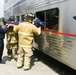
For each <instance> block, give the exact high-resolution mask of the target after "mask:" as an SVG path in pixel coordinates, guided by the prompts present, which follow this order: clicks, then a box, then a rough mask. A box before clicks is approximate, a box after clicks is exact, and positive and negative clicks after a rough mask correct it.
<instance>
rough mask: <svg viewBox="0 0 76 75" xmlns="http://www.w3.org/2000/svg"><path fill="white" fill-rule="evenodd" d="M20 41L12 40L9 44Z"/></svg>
mask: <svg viewBox="0 0 76 75" xmlns="http://www.w3.org/2000/svg"><path fill="white" fill-rule="evenodd" d="M17 42H18V41H15V40H14V41H11V42H8V43H9V44H12V43H17Z"/></svg>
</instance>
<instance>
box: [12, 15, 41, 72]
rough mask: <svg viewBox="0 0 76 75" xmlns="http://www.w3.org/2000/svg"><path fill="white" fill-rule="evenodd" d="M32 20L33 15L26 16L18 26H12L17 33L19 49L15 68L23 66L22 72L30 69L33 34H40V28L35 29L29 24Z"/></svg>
mask: <svg viewBox="0 0 76 75" xmlns="http://www.w3.org/2000/svg"><path fill="white" fill-rule="evenodd" d="M32 20H33V14H26V15H25V16H24V21H25V22H22V23H20V24H19V25H18V26H14V31H15V32H17V33H18V37H19V49H18V59H17V68H22V66H23V65H24V71H25V70H29V69H30V62H31V56H32V55H33V51H32V45H33V39H34V34H36V35H40V34H41V27H39V28H37V27H36V26H35V25H33V24H31V22H32Z"/></svg>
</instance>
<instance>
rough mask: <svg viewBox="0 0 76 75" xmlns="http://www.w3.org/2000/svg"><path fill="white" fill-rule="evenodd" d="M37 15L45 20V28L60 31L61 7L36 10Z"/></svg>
mask: <svg viewBox="0 0 76 75" xmlns="http://www.w3.org/2000/svg"><path fill="white" fill-rule="evenodd" d="M36 15H37V17H38V18H39V19H40V20H41V21H42V22H43V24H44V29H48V30H52V31H58V27H59V9H58V8H54V9H50V10H45V11H40V12H36Z"/></svg>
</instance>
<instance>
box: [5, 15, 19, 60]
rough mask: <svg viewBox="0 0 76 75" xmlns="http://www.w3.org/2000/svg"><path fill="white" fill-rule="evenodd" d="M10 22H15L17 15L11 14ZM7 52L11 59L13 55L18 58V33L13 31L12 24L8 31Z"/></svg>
mask: <svg viewBox="0 0 76 75" xmlns="http://www.w3.org/2000/svg"><path fill="white" fill-rule="evenodd" d="M8 21H9V22H14V21H15V17H14V16H11V17H10V18H9V20H8ZM6 47H7V54H8V58H9V59H10V60H11V58H12V56H13V57H14V58H15V59H16V58H17V49H18V34H17V33H15V32H14V31H13V26H10V27H9V29H8V31H7V45H6Z"/></svg>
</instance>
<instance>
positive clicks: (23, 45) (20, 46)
mask: <svg viewBox="0 0 76 75" xmlns="http://www.w3.org/2000/svg"><path fill="white" fill-rule="evenodd" d="M19 46H20V47H25V48H31V47H32V45H29V46H25V45H21V44H19Z"/></svg>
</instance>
